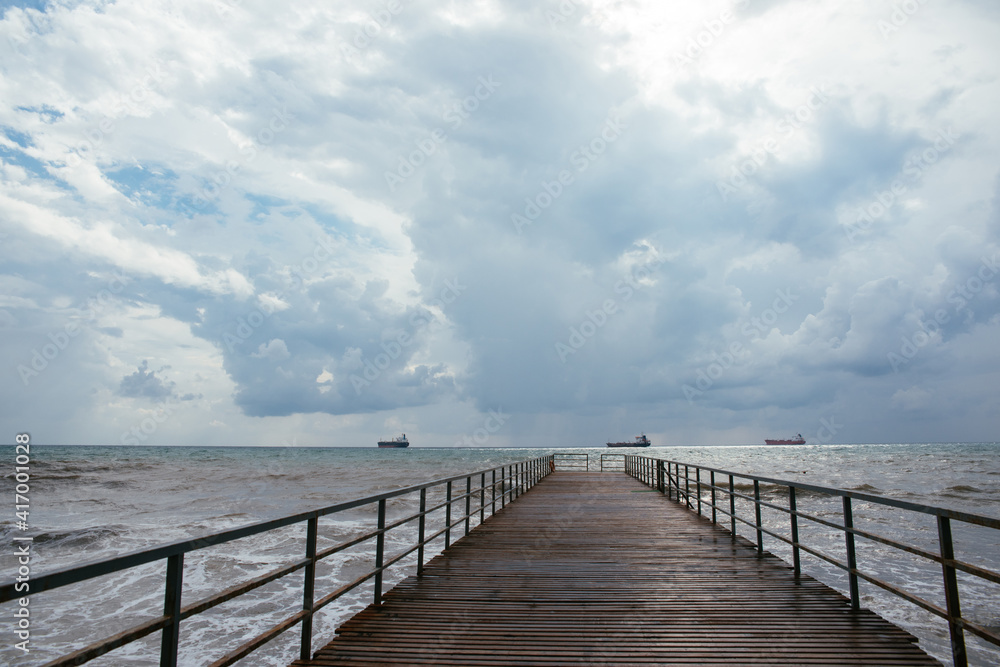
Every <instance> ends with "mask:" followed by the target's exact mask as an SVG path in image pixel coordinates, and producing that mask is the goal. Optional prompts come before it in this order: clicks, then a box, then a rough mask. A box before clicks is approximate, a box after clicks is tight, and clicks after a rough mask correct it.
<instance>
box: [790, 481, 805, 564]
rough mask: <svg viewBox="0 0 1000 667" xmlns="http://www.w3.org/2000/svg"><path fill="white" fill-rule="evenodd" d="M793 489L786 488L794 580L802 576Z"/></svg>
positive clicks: (797, 518)
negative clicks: (790, 523)
mask: <svg viewBox="0 0 1000 667" xmlns="http://www.w3.org/2000/svg"><path fill="white" fill-rule="evenodd" d="M797 511H798V510H797V508H796V506H795V487H794V486H790V487H788V512H789V516H790V517H791V519H792V568H793V569H794V571H795V578H796V579H798V578H799V575H801V574H802V561H801V560H800V559H799V516H798V514H796V512H797Z"/></svg>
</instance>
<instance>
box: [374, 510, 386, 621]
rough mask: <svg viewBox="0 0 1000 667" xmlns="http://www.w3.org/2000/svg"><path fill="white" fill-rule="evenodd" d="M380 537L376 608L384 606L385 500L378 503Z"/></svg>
mask: <svg viewBox="0 0 1000 667" xmlns="http://www.w3.org/2000/svg"><path fill="white" fill-rule="evenodd" d="M378 531H379V532H378V537H376V538H375V569H376V570H377V572H376V573H375V606H376V607H377V606H378V605H380V604H382V563H384V562H385V560H384V558H385V532H383V531H385V499H382V500H380V501H378Z"/></svg>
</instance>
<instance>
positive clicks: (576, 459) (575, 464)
mask: <svg viewBox="0 0 1000 667" xmlns="http://www.w3.org/2000/svg"><path fill="white" fill-rule="evenodd" d="M552 456H553V462H554V463H555V465H556V467H558V466H559V464H560V462H562V463H563V468H564V469H565V468H583V469H584V470H590V454H583V453H580V452H556V453H555V454H552ZM581 464H582V465H581Z"/></svg>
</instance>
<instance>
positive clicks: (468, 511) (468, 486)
mask: <svg viewBox="0 0 1000 667" xmlns="http://www.w3.org/2000/svg"><path fill="white" fill-rule="evenodd" d="M471 515H472V475H469V476H468V477H466V478H465V534H466V535H468V534H469V520H470V518H469V517H470V516H471Z"/></svg>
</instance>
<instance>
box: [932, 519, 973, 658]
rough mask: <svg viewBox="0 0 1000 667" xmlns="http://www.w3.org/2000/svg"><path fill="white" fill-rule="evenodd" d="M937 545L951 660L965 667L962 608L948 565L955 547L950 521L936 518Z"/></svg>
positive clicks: (951, 569)
mask: <svg viewBox="0 0 1000 667" xmlns="http://www.w3.org/2000/svg"><path fill="white" fill-rule="evenodd" d="M937 525H938V543H939V546H940V547H941V558H942V560H943V561H944V562H943V563H941V569H942V570H943V572H944V598H945V602H946V604H947V607H948V616H949V618H948V630H949V631H950V632H951V659H952V662H954V663H955V667H966V665H967V664H968V657H967V656H966V654H965V632H964V630H963V629H962V626H961V625H960V624H959V623H958V620H959V619H960V618H962V606H961V605H960V604H959V598H958V578H957V577H956V575H955V567H954V566H953V565H950V564H949V563H950V562H951V561H953V560H954V559H955V547H954V544H953V543H952V539H951V519H949V518H948V517H946V516H938V518H937Z"/></svg>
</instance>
